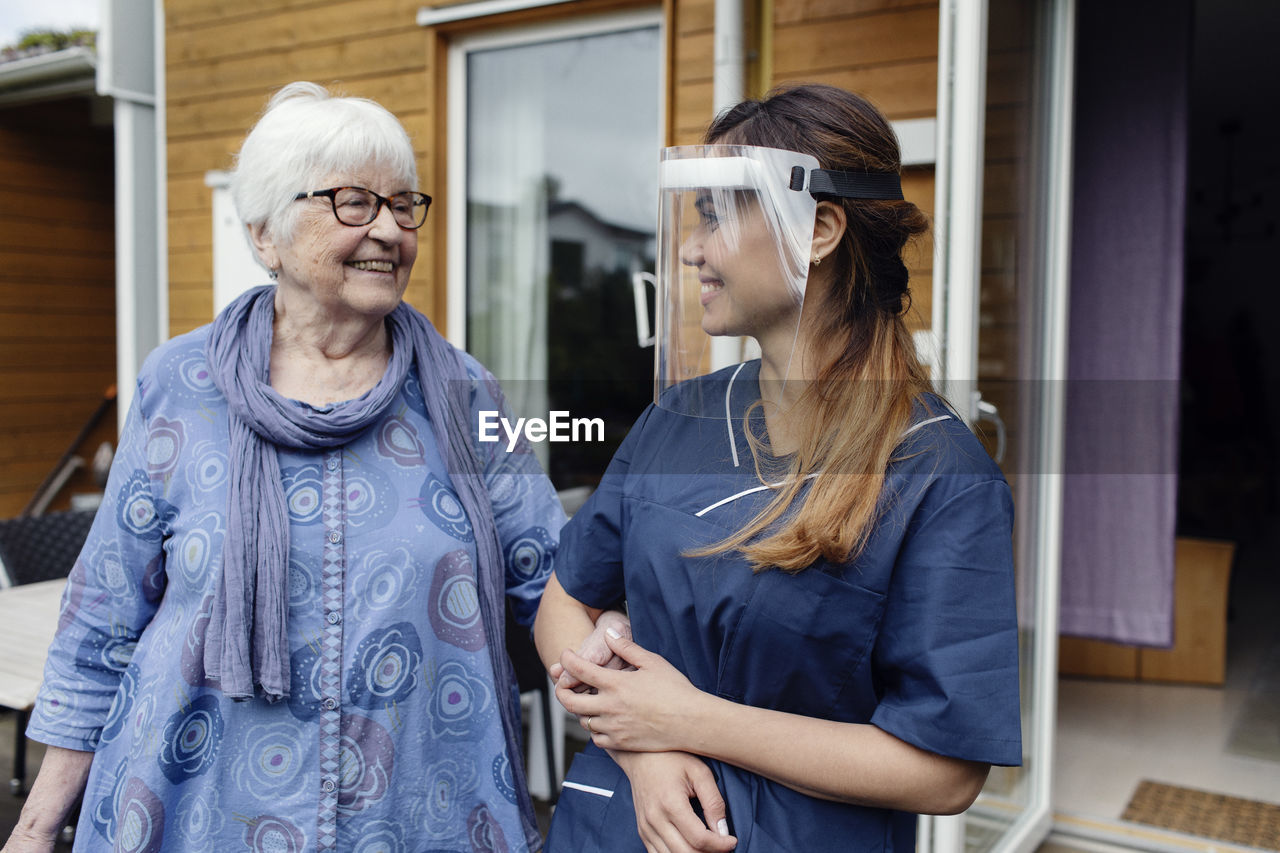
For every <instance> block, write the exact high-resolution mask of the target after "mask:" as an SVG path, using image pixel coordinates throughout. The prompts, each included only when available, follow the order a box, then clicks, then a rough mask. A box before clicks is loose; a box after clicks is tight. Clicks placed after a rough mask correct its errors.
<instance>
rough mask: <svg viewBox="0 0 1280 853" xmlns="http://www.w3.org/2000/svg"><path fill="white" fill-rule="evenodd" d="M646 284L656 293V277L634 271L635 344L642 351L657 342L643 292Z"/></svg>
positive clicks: (647, 302) (632, 280) (632, 278)
mask: <svg viewBox="0 0 1280 853" xmlns="http://www.w3.org/2000/svg"><path fill="white" fill-rule="evenodd" d="M646 283H647V284H649V285H650V286H651V287H653V290H654V292H655V293H657V290H658V277H657V276H655V275H654V274H653V273H651V272H645V271H644V270H636V271H635V272H633V273H632V274H631V293H632V295H633V296H634V297H635V300H636V343H637V344H638V345H639V346H640V347H641V348H642V349H643V348H644V347H651V346H653V345H654V343H655V342H656V341H657V337H656V336H655V335H654V334H653V326H652V324H651V323H650V322H649V300H648V299H647V298H646V296H647V294H646V293H645V290H644V286H645V284H646Z"/></svg>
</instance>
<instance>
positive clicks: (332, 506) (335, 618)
mask: <svg viewBox="0 0 1280 853" xmlns="http://www.w3.org/2000/svg"><path fill="white" fill-rule="evenodd" d="M342 452H343V451H342V448H333V449H330V450H329V451H327V453H326V456H325V460H324V466H323V467H324V472H323V514H322V520H323V530H324V534H323V540H324V556H323V559H322V562H321V566H322V568H321V578H320V589H321V603H322V606H323V609H324V612H325V616H324V621H323V623H322V625H321V641H320V656H321V663H320V679H319V681H320V684H319V686H320V803H319V814H318V816H317V839H316V842H317V843H316V849H317V850H335V849H337V840H338V839H337V831H338V795H339V794H340V791H339V763H340V760H341V742H340V739H341V731H342V606H343V586H344V584H343V575H344V572H345V567H346V549H345V548H344V545H343V542H344V536H343V527H344V525H345V522H346V512H345V505H344V500H343V496H344V491H343V469H342Z"/></svg>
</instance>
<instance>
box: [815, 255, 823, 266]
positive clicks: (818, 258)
mask: <svg viewBox="0 0 1280 853" xmlns="http://www.w3.org/2000/svg"><path fill="white" fill-rule="evenodd" d="M820 263H822V255H814V256H813V265H814V266H815V267H816V266H817V265H818V264H820Z"/></svg>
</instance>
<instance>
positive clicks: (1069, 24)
mask: <svg viewBox="0 0 1280 853" xmlns="http://www.w3.org/2000/svg"><path fill="white" fill-rule="evenodd" d="M939 15H940V20H939V57H938V157H937V171H936V181H937V185H936V199H935V210H936V211H937V212H938V215H937V217H936V221H935V227H934V234H935V245H936V247H937V254H936V255H935V259H934V270H935V274H934V275H935V279H934V280H935V282H936V284H935V291H934V294H935V295H934V301H933V328H934V330H935V335H936V341H937V343H938V352H939V356H940V359H939V360H940V363H939V365H938V372H937V374H935V375H936V376H938V377H939V378H940V379H941V380H942V382H943V385H944V388H945V390H946V392H947V393H948V395H949V396H950V397H951V399H952V400H953V402H954V403H956V404H957V405H959V406H960V407H961V411H962V413H963V414H964V415H965V416H966V417H967V418H968V419H969V421H970V422H972V421H974V420H976V419H977V416H978V411H977V404H978V402H979V400H980V397H979V396H978V393H977V388H976V377H977V352H978V291H979V284H980V272H981V270H980V263H981V251H982V186H983V181H982V177H983V135H984V132H985V128H984V124H985V114H986V97H985V83H986V53H987V46H986V32H987V0H943V2H942V4H941V5H940V10H939ZM1075 20H1076V8H1075V0H1050V2H1049V3H1048V4H1047V10H1046V15H1045V26H1046V27H1047V29H1046V30H1045V33H1044V39H1043V40H1042V42H1041V44H1042V46H1043V48H1044V50H1045V55H1044V56H1043V57H1041V60H1042V61H1041V65H1040V67H1041V69H1042V74H1041V79H1040V91H1039V93H1038V94H1040V95H1043V99H1042V113H1041V114H1040V115H1038V116H1036V122H1037V126H1038V127H1039V128H1041V129H1042V132H1041V134H1040V135H1039V136H1038V137H1036V140H1037V141H1036V142H1034V143H1033V144H1037V145H1038V146H1039V150H1038V151H1037V152H1036V159H1037V161H1038V163H1039V164H1040V169H1039V170H1038V174H1039V175H1040V180H1041V185H1040V186H1038V187H1037V188H1036V198H1037V201H1038V210H1037V219H1038V223H1037V224H1038V226H1039V227H1038V228H1037V230H1036V234H1037V242H1038V247H1039V248H1038V250H1039V255H1038V256H1037V258H1036V268H1037V271H1038V273H1039V275H1038V278H1039V280H1040V282H1041V287H1042V288H1043V289H1042V290H1041V292H1040V293H1039V294H1038V301H1039V302H1040V312H1039V317H1038V318H1037V320H1038V324H1037V325H1036V326H1035V327H1034V328H1030V329H1027V330H1026V331H1027V333H1028V334H1030V335H1033V336H1034V337H1033V340H1035V341H1036V342H1037V343H1038V350H1037V351H1036V352H1035V353H1034V354H1033V365H1034V366H1033V368H1032V374H1031V375H1030V376H1028V377H1026V378H1027V379H1029V380H1031V382H1030V387H1031V388H1032V389H1033V390H1032V391H1031V393H1033V394H1035V395H1036V397H1037V398H1036V399H1035V400H1034V401H1032V403H1031V405H1032V406H1034V407H1035V408H1036V409H1037V411H1038V412H1039V414H1040V417H1041V428H1040V429H1039V430H1038V431H1037V432H1036V439H1037V441H1038V444H1037V446H1036V447H1035V448H1034V459H1035V463H1034V464H1035V465H1036V466H1037V467H1036V469H1035V470H1036V471H1038V472H1040V476H1036V477H1028V478H1026V479H1025V480H1024V482H1023V487H1024V488H1028V487H1029V489H1030V491H1031V492H1032V494H1030V495H1029V498H1030V505H1031V506H1033V507H1034V508H1035V510H1034V511H1035V514H1034V517H1033V518H1032V520H1031V524H1032V528H1031V531H1032V532H1031V535H1030V536H1028V537H1027V542H1026V547H1025V548H1024V549H1022V551H1021V552H1020V553H1019V554H1018V558H1019V559H1020V560H1025V561H1029V563H1028V564H1029V565H1033V566H1036V567H1037V572H1036V575H1035V581H1034V588H1035V597H1034V600H1033V604H1032V606H1031V608H1030V611H1031V612H1030V613H1029V614H1027V615H1028V616H1029V618H1030V620H1033V621H1032V622H1031V624H1032V625H1033V626H1034V631H1035V634H1034V642H1033V647H1032V659H1033V661H1034V667H1035V668H1034V675H1033V683H1032V689H1031V694H1032V698H1031V701H1032V703H1033V709H1034V710H1033V715H1032V717H1031V719H1030V722H1029V725H1028V727H1027V729H1026V730H1024V732H1023V739H1024V742H1025V743H1026V744H1027V745H1028V747H1029V749H1028V754H1029V755H1030V756H1031V759H1032V766H1031V768H1030V770H1029V771H1028V773H1029V778H1028V785H1027V792H1028V793H1027V803H1026V806H1025V808H1024V809H1023V810H1022V812H1021V814H1020V815H1019V816H1018V817H1017V818H1016V819H1015V820H1014V822H1013V823H1012V824H1011V826H1010V827H1009V828H1008V830H1006V831H1005V833H1004V835H1003V836H1002V837H1001V839H1000V840H999V841H998V842H997V843H996V845H995V846H994V847H993V848H992V851H991V853H1029V851H1032V850H1034V849H1035V848H1036V847H1037V846H1038V845H1039V844H1040V843H1041V842H1042V841H1043V840H1044V838H1045V837H1046V836H1047V834H1048V832H1049V830H1050V828H1051V827H1052V823H1053V797H1052V778H1053V763H1054V753H1053V747H1054V729H1055V726H1056V722H1057V720H1056V706H1057V678H1058V666H1057V653H1058V601H1059V598H1058V592H1059V570H1060V564H1061V547H1062V543H1061V533H1062V474H1061V472H1062V457H1063V427H1064V423H1065V387H1064V385H1065V379H1066V375H1067V321H1068V313H1067V308H1068V305H1067V301H1068V294H1069V283H1070V279H1069V274H1070V270H1069V260H1070V227H1071V139H1072V133H1073V106H1072V104H1073V97H1074V80H1075V67H1074V57H1075ZM963 820H964V818H963V816H957V817H933V818H922V819H921V823H920V830H921V831H920V834H919V844H918V848H919V849H920V850H921V851H926V852H927V853H960V851H963V849H964V837H965V833H964V823H963Z"/></svg>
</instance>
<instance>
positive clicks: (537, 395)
mask: <svg viewBox="0 0 1280 853" xmlns="http://www.w3.org/2000/svg"><path fill="white" fill-rule="evenodd" d="M660 22H661V18H660V15H659V14H658V12H657V11H654V12H651V13H650V12H646V13H640V14H627V15H619V16H609V17H604V18H599V19H594V20H593V19H588V20H585V21H584V20H582V19H575V20H574V21H572V22H571V23H565V24H558V25H552V26H542V27H529V28H521V29H518V30H513V31H508V32H503V33H496V34H493V33H487V34H485V35H482V36H476V37H472V38H468V39H464V40H460V41H459V42H457V43H455V45H454V46H453V49H452V51H451V55H450V68H449V77H450V100H449V109H450V116H449V126H450V129H451V134H452V138H451V140H450V147H449V157H450V175H451V179H450V186H449V199H450V204H449V210H448V216H449V234H450V240H449V263H450V270H449V278H450V292H449V305H450V318H449V320H450V321H449V329H450V332H451V335H452V337H453V338H454V340H455V342H456V343H460V344H463V345H464V346H465V347H466V349H467V350H468V351H469V352H471V353H472V354H473V355H475V356H476V357H477V358H479V359H480V361H481V362H483V363H484V364H485V365H486V366H487V367H488V368H489V369H490V370H492V371H493V372H494V374H495V375H496V376H498V378H499V379H500V380H501V381H502V383H503V387H504V389H505V390H506V392H507V394H508V397H509V401H510V403H511V405H512V408H513V409H514V410H515V414H516V415H517V416H520V417H526V418H541V419H544V420H546V419H547V418H548V417H549V414H550V413H551V412H566V413H568V414H567V415H566V417H569V418H572V419H573V420H575V421H578V420H582V421H592V422H596V421H598V422H599V423H600V424H601V425H602V427H603V430H602V431H603V440H601V441H596V440H594V439H595V437H596V435H595V434H593V435H592V439H593V440H591V441H582V440H578V441H566V442H543V443H540V444H538V445H537V449H538V451H539V452H540V453H542V454H544V456H543V463H544V465H546V467H547V470H548V472H549V473H550V474H551V476H552V480H553V481H554V482H555V484H556V486H557V487H558V488H560V489H566V488H570V487H575V486H587V487H589V486H591V485H592V484H593V483H594V482H595V480H596V479H598V477H599V475H600V473H601V472H603V470H604V468H605V466H606V465H607V464H608V461H609V458H610V457H611V456H612V453H613V450H614V449H615V448H616V446H617V443H618V441H620V440H621V438H622V436H623V435H625V433H626V431H627V429H628V428H629V427H630V425H631V423H632V421H633V420H634V418H635V417H636V416H637V415H638V414H639V413H640V411H641V410H642V409H643V408H644V406H645V404H646V403H648V402H649V401H650V400H651V399H652V371H653V351H652V349H651V348H645V347H643V346H641V342H640V341H638V339H637V325H638V324H637V311H638V309H640V308H644V307H646V306H644V305H643V300H640V304H638V302H637V299H636V297H635V291H634V289H633V283H634V282H635V281H636V280H637V279H636V276H637V274H639V273H643V272H644V271H646V270H651V269H652V268H653V256H654V232H655V223H656V219H657V212H656V211H657V186H656V176H657V166H656V163H657V157H658V151H659V148H660V145H661V129H662V121H661V119H662V105H661V101H660V95H661V83H660V80H661V62H662V41H661V36H660ZM641 320H642V322H643V321H647V318H644V317H642V318H641ZM584 429H585V427H584Z"/></svg>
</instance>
